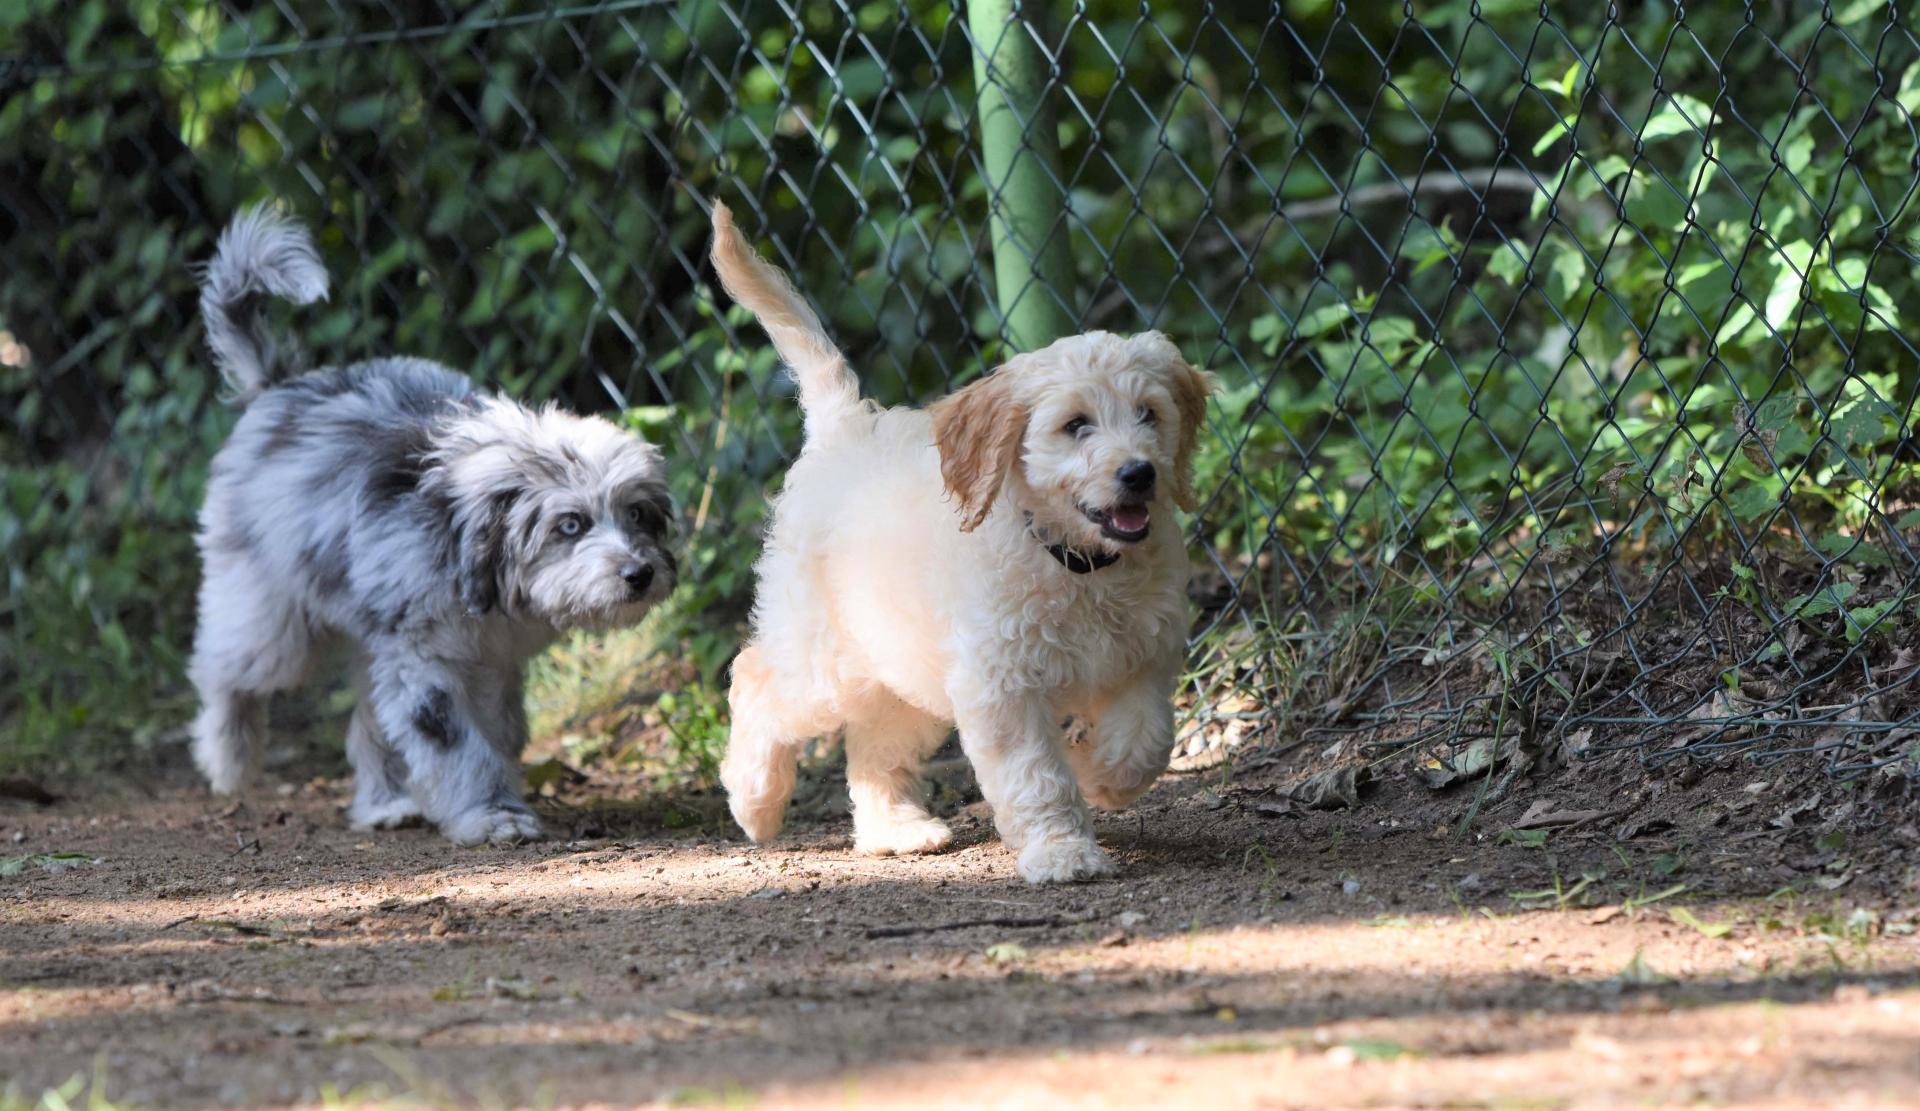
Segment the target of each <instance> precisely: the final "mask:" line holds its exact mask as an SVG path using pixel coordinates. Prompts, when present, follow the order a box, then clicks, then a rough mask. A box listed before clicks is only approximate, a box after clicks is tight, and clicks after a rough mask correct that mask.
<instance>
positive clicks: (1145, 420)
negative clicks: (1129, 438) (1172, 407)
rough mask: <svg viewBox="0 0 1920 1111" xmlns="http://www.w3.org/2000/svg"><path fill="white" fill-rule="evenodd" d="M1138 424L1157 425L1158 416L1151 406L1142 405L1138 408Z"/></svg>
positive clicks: (1158, 421)
mask: <svg viewBox="0 0 1920 1111" xmlns="http://www.w3.org/2000/svg"><path fill="white" fill-rule="evenodd" d="M1140 423H1141V424H1145V425H1155V424H1159V423H1160V414H1158V413H1156V412H1154V411H1153V406H1151V405H1142V406H1140Z"/></svg>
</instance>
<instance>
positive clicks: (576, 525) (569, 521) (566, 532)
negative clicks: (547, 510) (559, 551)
mask: <svg viewBox="0 0 1920 1111" xmlns="http://www.w3.org/2000/svg"><path fill="white" fill-rule="evenodd" d="M586 527H587V523H586V522H585V521H583V520H581V519H580V514H578V513H569V514H567V515H566V516H565V517H562V518H560V523H559V524H558V525H556V526H554V531H556V532H558V533H559V534H560V535H562V536H578V535H580V530H581V529H583V528H586Z"/></svg>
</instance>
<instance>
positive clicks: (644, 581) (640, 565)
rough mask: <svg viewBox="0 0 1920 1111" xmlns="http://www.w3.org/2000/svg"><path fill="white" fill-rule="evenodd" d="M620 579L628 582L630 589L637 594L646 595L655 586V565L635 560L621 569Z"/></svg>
mask: <svg viewBox="0 0 1920 1111" xmlns="http://www.w3.org/2000/svg"><path fill="white" fill-rule="evenodd" d="M620 577H621V578H623V579H625V580H627V587H628V589H630V590H632V591H633V592H634V593H635V594H645V593H646V592H647V588H648V587H650V586H652V585H653V564H651V563H648V562H647V561H646V560H644V559H642V560H635V561H634V562H632V563H629V564H627V565H626V566H625V567H622V568H621V569H620Z"/></svg>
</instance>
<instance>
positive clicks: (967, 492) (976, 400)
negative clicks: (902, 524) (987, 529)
mask: <svg viewBox="0 0 1920 1111" xmlns="http://www.w3.org/2000/svg"><path fill="white" fill-rule="evenodd" d="M928 412H929V413H931V414H932V416H933V443H934V446H935V447H936V448H938V449H939V450H940V478H941V479H942V481H943V482H945V484H946V487H947V493H948V494H950V495H952V497H953V499H954V500H955V501H957V502H959V503H960V531H961V532H972V531H973V530H974V529H975V528H977V527H979V525H980V522H981V521H983V520H986V517H987V511H988V510H990V509H992V508H993V502H994V499H995V498H997V497H999V495H1000V486H1001V484H1002V483H1003V482H1005V481H1006V478H1007V475H1008V474H1009V473H1011V472H1012V470H1013V467H1014V464H1015V463H1017V462H1018V461H1019V459H1020V441H1021V439H1022V438H1023V437H1025V435H1026V432H1027V410H1026V408H1025V407H1024V406H1022V405H1020V404H1019V403H1018V402H1016V401H1014V399H1013V376H1012V374H1011V373H1010V372H1009V368H1008V367H1001V368H1000V369H998V370H996V371H994V372H993V373H992V374H989V375H987V376H986V377H985V378H982V379H980V380H979V381H977V382H975V383H973V384H972V385H971V386H968V387H966V388H965V389H963V390H960V391H958V392H956V393H951V394H948V395H947V396H946V397H943V398H941V399H940V400H938V401H936V402H934V403H933V405H932V406H930V407H929V408H928Z"/></svg>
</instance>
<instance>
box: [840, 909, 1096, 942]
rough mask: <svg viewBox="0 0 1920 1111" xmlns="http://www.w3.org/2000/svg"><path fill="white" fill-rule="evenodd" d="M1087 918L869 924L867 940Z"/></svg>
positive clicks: (1065, 922) (1029, 926)
mask: <svg viewBox="0 0 1920 1111" xmlns="http://www.w3.org/2000/svg"><path fill="white" fill-rule="evenodd" d="M1085 921H1086V919H1085V918H1065V917H1062V916H1060V915H1057V914H1050V915H1047V916H1046V917H1044V918H969V919H967V920H965V921H962V922H935V923H933V924H931V925H927V926H868V927H867V940H869V941H872V940H874V939H875V938H882V937H912V936H913V935H915V934H937V933H945V932H946V931H948V930H971V929H973V928H974V927H976V926H998V927H999V928H1001V929H1003V930H1034V929H1042V928H1044V927H1047V926H1071V925H1074V924H1075V923H1078V922H1085Z"/></svg>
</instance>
